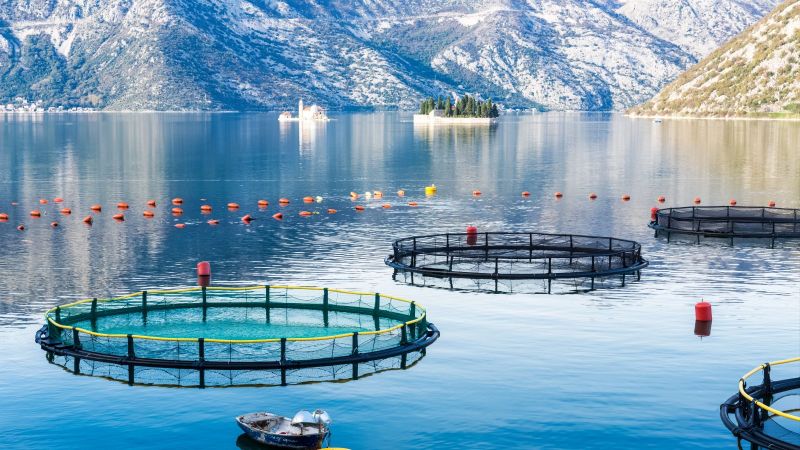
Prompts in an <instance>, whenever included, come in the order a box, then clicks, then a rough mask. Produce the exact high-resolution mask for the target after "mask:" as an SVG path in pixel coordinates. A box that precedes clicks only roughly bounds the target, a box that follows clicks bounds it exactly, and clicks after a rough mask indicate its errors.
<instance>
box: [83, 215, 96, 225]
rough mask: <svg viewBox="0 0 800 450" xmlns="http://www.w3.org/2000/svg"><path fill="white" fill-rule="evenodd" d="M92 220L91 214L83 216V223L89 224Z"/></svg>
mask: <svg viewBox="0 0 800 450" xmlns="http://www.w3.org/2000/svg"><path fill="white" fill-rule="evenodd" d="M92 222H94V219H92V216H86V217H84V218H83V223H85V224H86V225H91V224H92Z"/></svg>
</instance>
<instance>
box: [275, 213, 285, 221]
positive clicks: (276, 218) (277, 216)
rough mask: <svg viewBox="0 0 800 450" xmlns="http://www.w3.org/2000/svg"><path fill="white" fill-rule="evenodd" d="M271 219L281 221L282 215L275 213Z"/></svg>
mask: <svg viewBox="0 0 800 450" xmlns="http://www.w3.org/2000/svg"><path fill="white" fill-rule="evenodd" d="M272 218H273V219H275V220H283V213H275V214H273V215H272Z"/></svg>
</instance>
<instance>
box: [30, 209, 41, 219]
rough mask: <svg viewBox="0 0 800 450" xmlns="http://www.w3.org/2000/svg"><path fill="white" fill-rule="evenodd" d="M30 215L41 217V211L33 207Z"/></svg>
mask: <svg viewBox="0 0 800 450" xmlns="http://www.w3.org/2000/svg"><path fill="white" fill-rule="evenodd" d="M31 217H42V212H41V211H39V210H38V209H34V210H33V211H31Z"/></svg>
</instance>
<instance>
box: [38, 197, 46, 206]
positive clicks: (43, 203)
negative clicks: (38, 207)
mask: <svg viewBox="0 0 800 450" xmlns="http://www.w3.org/2000/svg"><path fill="white" fill-rule="evenodd" d="M39 203H41V204H42V205H46V204H47V199H46V198H40V199H39Z"/></svg>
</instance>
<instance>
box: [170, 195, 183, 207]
mask: <svg viewBox="0 0 800 450" xmlns="http://www.w3.org/2000/svg"><path fill="white" fill-rule="evenodd" d="M172 204H173V205H182V204H183V199H182V198H180V197H175V198H173V199H172Z"/></svg>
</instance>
